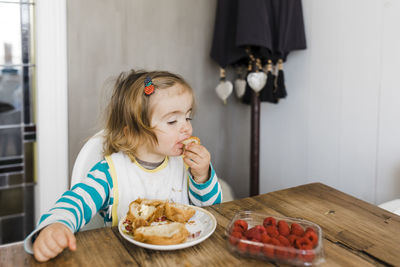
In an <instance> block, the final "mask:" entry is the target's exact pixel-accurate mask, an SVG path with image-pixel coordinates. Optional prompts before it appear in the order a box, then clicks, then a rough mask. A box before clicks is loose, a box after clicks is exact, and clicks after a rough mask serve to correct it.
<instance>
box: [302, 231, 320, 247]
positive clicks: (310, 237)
mask: <svg viewBox="0 0 400 267" xmlns="http://www.w3.org/2000/svg"><path fill="white" fill-rule="evenodd" d="M303 237H304V238H307V239H308V240H310V242H311V244H312V246H313V247H316V246H317V244H318V235H317V234H316V233H315V232H314V231H308V232H307V231H306V233H305V234H304V236H303Z"/></svg>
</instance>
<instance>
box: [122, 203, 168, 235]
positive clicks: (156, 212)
mask: <svg viewBox="0 0 400 267" xmlns="http://www.w3.org/2000/svg"><path fill="white" fill-rule="evenodd" d="M164 205H165V202H164V201H161V200H148V199H140V198H138V199H137V200H135V201H133V202H131V204H129V211H128V213H127V215H126V219H127V220H129V221H130V222H132V224H131V225H132V227H133V229H135V228H137V227H141V226H147V225H150V224H151V223H152V222H153V221H154V220H156V219H158V218H160V217H161V216H163V214H164Z"/></svg>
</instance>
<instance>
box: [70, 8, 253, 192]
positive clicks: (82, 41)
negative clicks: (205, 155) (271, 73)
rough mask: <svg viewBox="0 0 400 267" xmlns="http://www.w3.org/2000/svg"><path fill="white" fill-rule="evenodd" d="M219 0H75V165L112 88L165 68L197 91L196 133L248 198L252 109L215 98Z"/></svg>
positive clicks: (220, 172) (72, 59)
mask: <svg viewBox="0 0 400 267" xmlns="http://www.w3.org/2000/svg"><path fill="white" fill-rule="evenodd" d="M215 7H216V1H215V0H207V1H196V0H168V1H162V0H150V1H149V0H147V1H145V0H115V1H104V0H103V1H94V0H85V1H78V0H69V1H67V28H68V101H69V103H68V107H69V166H70V173H71V170H72V167H73V163H74V161H75V158H76V156H77V154H78V152H79V150H80V148H81V147H82V145H83V144H84V142H85V140H86V139H87V138H88V137H90V136H91V135H93V134H94V133H95V132H97V131H98V130H99V129H100V127H101V123H100V119H101V113H102V111H103V108H104V103H105V99H106V96H107V92H108V91H107V89H108V88H109V87H110V83H109V82H107V79H109V78H110V77H111V76H115V75H117V74H119V73H120V72H121V71H125V70H129V69H130V68H134V69H138V68H144V69H148V70H153V69H165V70H169V71H172V72H176V73H179V74H181V75H182V76H183V77H185V79H186V80H187V81H188V82H189V83H190V84H191V85H192V87H193V88H194V90H195V94H196V97H197V104H198V109H197V113H196V115H195V118H194V121H193V125H194V134H195V135H197V136H199V137H200V139H201V140H202V143H203V144H204V145H205V146H206V147H207V148H208V149H209V151H210V152H211V155H212V161H213V164H214V167H215V168H216V170H217V173H218V175H219V176H220V177H222V178H223V179H225V180H226V181H227V182H228V183H229V184H230V185H231V186H232V188H233V190H234V192H235V195H236V197H244V196H247V195H248V190H249V189H248V188H249V186H248V184H249V182H248V179H249V144H250V137H249V129H250V122H249V116H250V108H249V107H248V106H246V105H242V104H240V103H239V102H238V101H237V100H236V99H235V97H233V96H231V97H230V98H229V100H228V104H227V105H226V106H224V105H223V104H222V102H220V100H219V99H218V98H217V96H216V94H215V91H214V90H215V86H216V85H217V83H218V79H219V77H218V74H219V71H218V66H217V65H216V64H215V63H214V62H213V61H212V60H211V58H210V56H209V53H210V47H211V41H212V35H213V28H214V16H215Z"/></svg>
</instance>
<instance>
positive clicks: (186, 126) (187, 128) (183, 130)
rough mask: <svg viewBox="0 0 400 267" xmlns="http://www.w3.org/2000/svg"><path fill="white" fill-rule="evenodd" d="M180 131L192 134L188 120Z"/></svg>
mask: <svg viewBox="0 0 400 267" xmlns="http://www.w3.org/2000/svg"><path fill="white" fill-rule="evenodd" d="M181 132H182V133H185V134H190V135H191V134H192V124H191V123H190V121H186V122H185V123H184V124H183V125H182V128H181Z"/></svg>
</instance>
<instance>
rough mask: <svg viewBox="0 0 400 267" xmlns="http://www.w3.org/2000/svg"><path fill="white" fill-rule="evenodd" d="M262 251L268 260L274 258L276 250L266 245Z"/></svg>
mask: <svg viewBox="0 0 400 267" xmlns="http://www.w3.org/2000/svg"><path fill="white" fill-rule="evenodd" d="M261 250H262V252H263V253H264V255H265V256H267V257H268V258H274V248H273V247H272V246H271V245H265V246H264V247H263V248H262V249H261Z"/></svg>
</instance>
